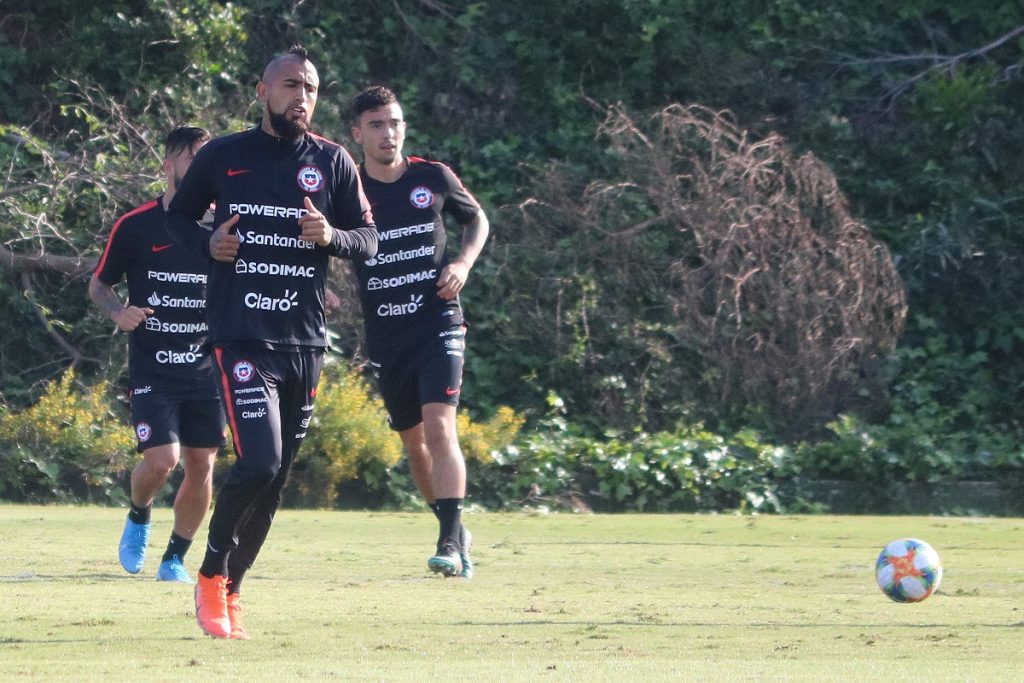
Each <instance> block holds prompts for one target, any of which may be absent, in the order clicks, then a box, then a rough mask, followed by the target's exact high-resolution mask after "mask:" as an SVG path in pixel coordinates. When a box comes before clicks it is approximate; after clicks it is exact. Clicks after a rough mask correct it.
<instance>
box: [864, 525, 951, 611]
mask: <svg viewBox="0 0 1024 683" xmlns="http://www.w3.org/2000/svg"><path fill="white" fill-rule="evenodd" d="M875 578H876V579H877V580H878V587H879V588H881V589H882V592H883V593H885V594H886V595H887V596H889V598H890V599H892V600H895V601H896V602H921V601H922V600H924V599H925V598H927V597H928V596H929V595H931V594H932V593H934V592H935V591H936V589H938V587H939V583H940V582H941V581H942V562H941V561H940V560H939V554H938V553H937V552H935V549H934V548H932V547H931V546H930V545H928V544H927V543H925V542H924V541H919V540H918V539H916V538H901V539H899V540H896V541H893V542H892V543H890V544H889V545H887V546H885V547H884V548H882V552H881V554H879V556H878V561H877V562H875Z"/></svg>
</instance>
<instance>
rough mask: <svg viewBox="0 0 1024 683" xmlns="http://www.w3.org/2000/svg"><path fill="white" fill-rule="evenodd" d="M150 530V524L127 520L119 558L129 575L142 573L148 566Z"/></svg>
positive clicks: (118, 552)
mask: <svg viewBox="0 0 1024 683" xmlns="http://www.w3.org/2000/svg"><path fill="white" fill-rule="evenodd" d="M149 528H150V525H149V524H136V523H135V522H133V521H132V520H130V519H128V520H125V523H124V532H123V533H122V534H121V543H120V544H119V545H118V547H117V556H118V559H120V560H121V566H122V567H124V570H125V571H126V572H128V573H129V574H138V573H139V572H141V571H142V565H144V564H146V548H147V547H148V546H149Z"/></svg>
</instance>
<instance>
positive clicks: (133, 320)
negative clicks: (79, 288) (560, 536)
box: [89, 275, 153, 332]
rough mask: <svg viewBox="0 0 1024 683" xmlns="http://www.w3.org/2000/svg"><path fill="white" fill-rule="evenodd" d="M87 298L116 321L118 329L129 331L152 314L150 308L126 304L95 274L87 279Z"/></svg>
mask: <svg viewBox="0 0 1024 683" xmlns="http://www.w3.org/2000/svg"><path fill="white" fill-rule="evenodd" d="M89 298H90V299H92V302H93V303H94V304H96V307H97V308H99V309H100V310H101V311H103V313H105V314H106V315H107V317H108V318H110V319H111V320H113V321H114V322H115V323H117V327H118V329H120V330H122V331H124V332H131V331H132V330H134V329H135V328H136V327H138V326H139V325H140V324H141V323H142V321H143V320H145V319H146V318H148V317H149V316H151V315H153V309H152V308H139V307H138V306H126V305H125V304H124V303H123V302H122V301H121V297H119V296H118V295H117V292H115V291H114V288H113V287H111V286H110V285H108V284H107V283H105V282H103V281H102V280H100V279H99V278H98V277H97V276H96V275H93V276H92V277H91V278H90V279H89Z"/></svg>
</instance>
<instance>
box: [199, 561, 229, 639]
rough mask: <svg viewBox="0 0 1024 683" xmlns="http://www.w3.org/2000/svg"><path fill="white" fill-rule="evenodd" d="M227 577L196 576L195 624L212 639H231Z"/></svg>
mask: <svg viewBox="0 0 1024 683" xmlns="http://www.w3.org/2000/svg"><path fill="white" fill-rule="evenodd" d="M227 584H228V577H226V576H220V575H217V576H214V577H206V576H203V575H202V574H197V575H196V623H198V624H199V628H201V629H203V633H205V634H206V635H208V636H213V637H214V638H230V637H231V620H230V618H229V617H228V601H227V594H228V586H227Z"/></svg>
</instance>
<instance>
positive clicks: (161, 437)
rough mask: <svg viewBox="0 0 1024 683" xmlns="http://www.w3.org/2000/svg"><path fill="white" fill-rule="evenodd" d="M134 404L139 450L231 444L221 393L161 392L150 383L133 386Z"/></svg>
mask: <svg viewBox="0 0 1024 683" xmlns="http://www.w3.org/2000/svg"><path fill="white" fill-rule="evenodd" d="M131 404H132V425H133V426H134V427H135V438H136V439H137V440H138V442H139V443H138V446H137V447H136V450H137V451H138V452H139V453H142V452H144V451H146V450H148V449H150V448H155V447H157V446H166V445H167V444H172V443H180V444H181V445H182V446H188V447H192V448H219V447H221V446H223V445H224V444H225V443H227V439H226V431H227V430H226V426H227V423H226V421H225V420H224V408H223V406H222V405H221V400H220V397H219V396H216V395H214V396H213V397H209V398H206V397H204V398H196V393H195V392H194V391H187V392H185V391H161V390H159V389H157V388H156V387H154V386H152V385H148V386H142V387H136V388H134V389H132V398H131Z"/></svg>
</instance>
